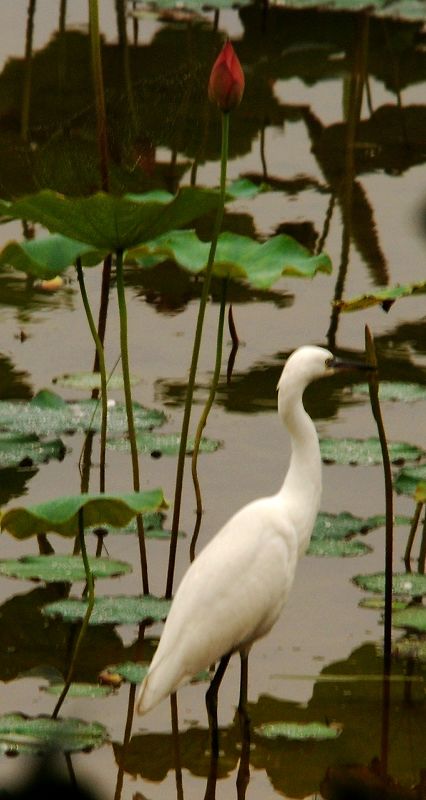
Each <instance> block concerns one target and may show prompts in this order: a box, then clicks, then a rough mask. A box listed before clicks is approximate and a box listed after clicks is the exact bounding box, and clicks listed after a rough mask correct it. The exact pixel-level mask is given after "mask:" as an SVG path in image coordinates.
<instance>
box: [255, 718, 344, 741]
mask: <svg viewBox="0 0 426 800" xmlns="http://www.w3.org/2000/svg"><path fill="white" fill-rule="evenodd" d="M255 732H256V733H257V734H258V736H262V737H264V738H265V739H279V738H285V739H293V740H297V741H299V740H304V739H314V740H316V741H321V740H325V739H337V737H338V736H340V734H341V732H342V726H341V725H338V724H337V723H332V724H331V725H325V724H324V723H322V722H265V723H264V724H263V725H260V726H259V727H258V728H255Z"/></svg>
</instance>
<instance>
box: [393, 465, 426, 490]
mask: <svg viewBox="0 0 426 800" xmlns="http://www.w3.org/2000/svg"><path fill="white" fill-rule="evenodd" d="M424 481H426V464H419V466H417V467H404V469H401V470H400V472H399V473H398V475H397V477H396V480H395V489H396V491H397V492H398V494H407V495H409V496H410V497H411V496H413V495H414V494H415V492H416V489H417V487H418V485H419V484H420V483H422V482H424Z"/></svg>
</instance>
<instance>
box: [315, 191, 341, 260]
mask: <svg viewBox="0 0 426 800" xmlns="http://www.w3.org/2000/svg"><path fill="white" fill-rule="evenodd" d="M335 204H336V194H335V192H332V193H331V194H330V200H329V201H328V206H327V211H326V214H325V219H324V225H323V228H322V233H321V236H320V238H319V239H318V244H317V246H316V248H315V252H316V253H317V255H319V254H320V253H321V252H322V250H323V249H324V245H325V243H326V241H327V236H328V232H329V230H330V223H331V220H332V217H333V211H334V206H335Z"/></svg>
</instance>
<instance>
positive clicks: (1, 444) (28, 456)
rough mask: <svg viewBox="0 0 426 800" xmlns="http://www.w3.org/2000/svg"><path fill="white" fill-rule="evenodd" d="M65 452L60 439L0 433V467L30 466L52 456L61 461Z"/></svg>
mask: <svg viewBox="0 0 426 800" xmlns="http://www.w3.org/2000/svg"><path fill="white" fill-rule="evenodd" d="M15 414H16V407H15ZM65 453H66V447H65V445H64V443H63V442H62V441H61V440H60V439H53V440H51V441H48V442H43V441H41V440H40V439H39V438H38V436H36V435H29V434H20V433H11V432H5V433H0V469H9V468H10V467H32V466H34V465H35V464H46V463H47V462H48V461H50V460H51V459H52V458H54V459H56V460H57V461H62V459H63V458H64V456H65Z"/></svg>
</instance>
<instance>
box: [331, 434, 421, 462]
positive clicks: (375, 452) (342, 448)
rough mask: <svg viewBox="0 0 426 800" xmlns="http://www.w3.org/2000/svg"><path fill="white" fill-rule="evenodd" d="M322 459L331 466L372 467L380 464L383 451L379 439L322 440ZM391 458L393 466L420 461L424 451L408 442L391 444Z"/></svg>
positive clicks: (389, 444) (389, 445)
mask: <svg viewBox="0 0 426 800" xmlns="http://www.w3.org/2000/svg"><path fill="white" fill-rule="evenodd" d="M320 449H321V457H322V460H323V461H324V462H325V463H329V464H354V465H355V464H358V465H361V466H370V465H373V464H380V463H381V461H382V451H381V447H380V441H379V439H374V438H370V439H321V441H320ZM388 449H389V458H390V460H391V462H392V464H403V463H404V462H405V461H418V459H419V458H421V457H422V456H423V455H424V450H422V449H421V448H420V447H416V445H413V444H407V443H406V442H389V443H388Z"/></svg>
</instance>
